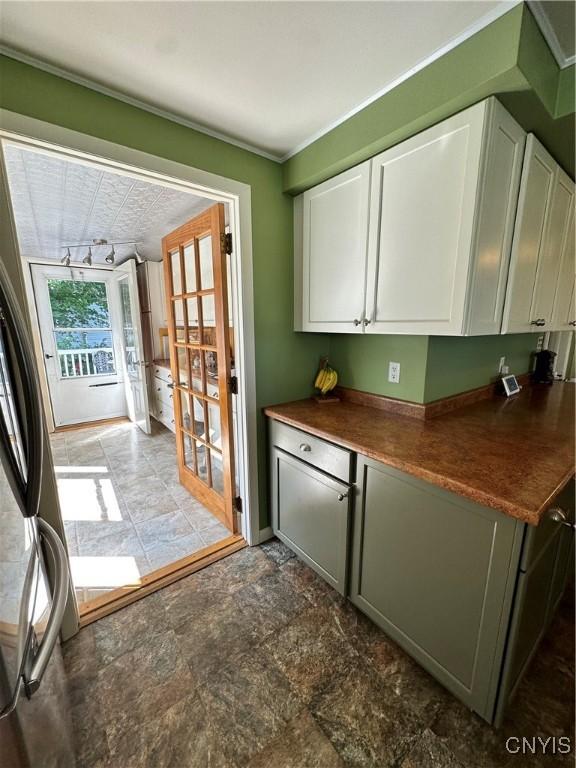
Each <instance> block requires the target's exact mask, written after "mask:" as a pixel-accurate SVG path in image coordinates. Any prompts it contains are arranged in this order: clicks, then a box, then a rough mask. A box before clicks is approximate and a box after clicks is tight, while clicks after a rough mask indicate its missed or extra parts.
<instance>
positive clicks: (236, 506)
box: [234, 496, 242, 515]
mask: <svg viewBox="0 0 576 768" xmlns="http://www.w3.org/2000/svg"><path fill="white" fill-rule="evenodd" d="M234 509H235V510H236V512H238V514H239V515H241V514H242V497H241V496H235V497H234Z"/></svg>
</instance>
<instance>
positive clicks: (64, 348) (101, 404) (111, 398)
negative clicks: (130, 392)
mask: <svg viewBox="0 0 576 768" xmlns="http://www.w3.org/2000/svg"><path fill="white" fill-rule="evenodd" d="M32 279H33V284H34V294H35V299H36V308H37V312H38V321H39V326H40V336H41V339H42V351H43V353H44V362H45V366H46V374H47V378H48V387H49V390H50V400H51V403H52V413H53V416H54V424H55V426H56V427H61V426H66V425H70V424H79V423H82V422H89V421H100V420H102V419H111V418H115V417H119V416H125V415H126V397H125V394H124V372H123V365H122V348H121V346H120V304H119V301H118V298H117V296H116V295H115V293H116V292H115V291H114V290H113V288H114V285H113V273H112V272H110V271H105V270H97V269H83V268H79V267H78V268H76V267H72V268H70V267H61V266H54V267H52V266H41V265H37V264H35V265H33V266H32Z"/></svg>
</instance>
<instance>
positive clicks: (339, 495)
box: [338, 491, 348, 501]
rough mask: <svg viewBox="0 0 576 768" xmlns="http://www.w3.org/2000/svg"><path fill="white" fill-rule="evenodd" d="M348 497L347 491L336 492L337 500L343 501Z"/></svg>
mask: <svg viewBox="0 0 576 768" xmlns="http://www.w3.org/2000/svg"><path fill="white" fill-rule="evenodd" d="M347 498H348V491H346V493H339V494H338V501H344V499H347Z"/></svg>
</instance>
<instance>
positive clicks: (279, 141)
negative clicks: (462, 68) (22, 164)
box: [0, 0, 517, 158]
mask: <svg viewBox="0 0 576 768" xmlns="http://www.w3.org/2000/svg"><path fill="white" fill-rule="evenodd" d="M516 2H517V0H504V1H503V0H495V1H492V0H481V1H478V0H466V1H464V0H458V1H456V2H450V1H447V0H434V1H431V0H428V1H426V0H413V1H412V2H408V1H407V0H403V1H402V2H390V1H389V0H382V1H379V2H364V1H363V0H359V1H357V2H350V1H344V2H316V1H315V0H309V1H308V2H199V1H193V2H190V1H187V2H186V1H185V2H91V1H88V2H69V3H68V2H52V0H48V1H46V2H28V1H27V0H23V1H19V2H11V1H6V2H2V4H1V6H0V7H1V38H2V42H3V44H5V45H6V46H9V47H11V48H12V49H15V50H17V51H20V52H21V53H23V54H24V55H28V56H32V57H34V58H35V59H37V60H40V61H42V62H45V63H47V64H48V65H52V66H55V67H57V68H61V69H63V70H65V71H66V72H67V73H72V76H73V77H76V78H78V77H80V78H87V79H88V80H89V81H91V83H93V84H94V83H95V84H97V85H98V86H99V87H104V88H108V89H113V90H114V91H115V92H119V93H121V94H123V95H124V96H127V97H129V98H132V99H136V100H138V101H140V102H144V103H145V104H146V105H148V106H150V107H152V108H154V109H157V110H158V109H159V110H162V111H164V112H167V113H169V114H170V115H173V116H176V117H178V118H180V119H181V120H184V121H186V122H188V123H190V122H192V123H195V124H200V125H201V126H203V127H204V128H205V129H207V130H208V132H213V133H214V132H217V135H224V136H225V137H227V138H231V139H232V140H235V141H236V142H237V143H244V144H247V145H249V146H250V147H252V148H255V149H256V150H257V151H260V152H262V153H266V154H268V155H271V156H273V157H275V158H282V157H285V156H288V155H290V154H291V153H293V152H294V151H296V150H297V149H298V148H301V147H302V146H304V145H306V144H307V143H309V142H310V141H312V140H313V139H314V138H317V137H318V136H319V135H322V133H324V132H326V131H327V130H329V129H330V128H331V127H333V126H334V125H335V124H337V123H338V122H340V121H341V120H342V119H344V118H345V117H346V116H348V115H349V114H350V113H352V112H354V111H357V110H358V108H359V107H360V106H362V105H365V104H366V103H369V102H370V101H371V100H373V99H374V98H375V97H376V96H378V95H381V94H382V92H384V91H385V90H388V89H390V88H391V87H393V85H394V84H396V83H397V82H398V81H399V80H402V79H405V78H406V77H408V76H410V75H411V74H413V72H414V70H415V69H419V68H422V66H424V65H425V64H427V63H429V62H430V61H431V60H433V59H434V58H437V57H438V56H439V55H440V54H441V53H443V52H445V51H446V50H448V49H449V48H450V47H453V46H454V45H455V44H457V43H459V42H461V41H462V40H463V39H465V38H466V37H468V36H470V35H471V34H473V33H474V32H476V31H477V30H478V29H479V28H481V27H483V26H485V25H486V24H487V23H489V22H491V21H493V20H494V19H495V18H496V17H497V16H499V15H501V14H502V13H504V12H505V11H507V10H509V9H510V8H511V7H512V6H514V5H515V4H516Z"/></svg>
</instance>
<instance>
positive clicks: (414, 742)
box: [64, 540, 574, 768]
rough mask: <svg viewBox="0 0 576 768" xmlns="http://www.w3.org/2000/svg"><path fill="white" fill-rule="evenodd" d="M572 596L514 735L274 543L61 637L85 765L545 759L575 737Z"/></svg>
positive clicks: (517, 708)
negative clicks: (534, 741)
mask: <svg viewBox="0 0 576 768" xmlns="http://www.w3.org/2000/svg"><path fill="white" fill-rule="evenodd" d="M573 599H574V597H573V593H571V594H570V595H569V596H568V599H567V600H566V601H565V603H564V604H563V606H562V609H561V611H560V613H559V615H558V616H557V617H556V619H555V621H554V623H553V625H552V626H551V628H550V631H549V633H548V635H547V637H546V638H545V639H544V641H543V643H542V646H541V648H540V651H539V653H538V655H537V656H536V658H535V660H534V661H533V663H532V665H531V667H530V669H529V671H528V674H527V676H526V677H525V679H524V681H523V683H522V686H521V689H520V690H519V691H518V695H517V697H516V699H515V701H514V703H513V706H512V707H511V711H510V714H509V716H508V718H507V720H506V722H505V725H504V726H503V728H502V730H500V731H495V730H493V729H492V728H490V727H489V726H488V725H487V724H486V723H484V722H483V721H482V720H480V719H479V718H478V717H476V716H475V715H473V714H472V713H471V712H470V711H469V710H467V708H466V707H465V706H463V705H462V704H460V703H459V702H458V701H457V700H456V699H454V698H453V697H452V696H451V695H450V694H449V693H447V692H446V691H445V690H444V689H443V688H441V687H440V686H439V685H437V684H436V683H435V682H434V681H433V680H432V678H430V677H429V676H428V675H427V674H426V673H425V672H424V671H423V670H421V669H420V668H419V667H418V666H417V665H416V664H415V663H414V662H412V661H411V660H410V658H408V657H407V656H406V655H405V654H404V653H403V652H402V651H401V650H400V649H399V648H398V647H397V646H396V645H394V643H392V642H391V641H389V640H388V639H387V638H386V636H385V635H384V634H383V633H382V632H381V631H380V630H379V629H378V628H377V627H376V626H375V625H373V624H372V623H371V622H370V621H369V620H368V619H366V618H365V617H364V616H363V615H362V614H360V613H359V612H358V611H356V610H355V608H354V607H353V606H352V605H351V604H350V603H349V602H347V601H345V600H344V599H342V598H340V596H339V595H338V594H337V593H336V592H334V591H333V590H332V589H331V588H330V587H328V586H326V585H325V584H324V582H323V581H321V580H320V579H319V578H318V577H317V576H316V575H315V574H314V573H313V572H312V571H311V570H310V569H308V568H307V567H306V566H305V565H303V564H302V563H301V562H300V561H299V560H297V559H296V558H294V557H293V555H292V554H291V553H290V552H289V551H288V550H287V549H286V548H285V547H284V546H283V545H282V544H280V542H278V541H276V540H273V541H271V542H270V543H267V544H265V545H263V546H262V547H259V548H247V549H244V550H242V551H240V552H238V553H236V554H234V555H231V556H229V557H227V558H225V559H224V560H221V561H220V562H218V563H215V564H214V565H211V566H209V567H208V568H205V569H204V570H203V571H199V572H198V573H195V574H193V575H192V576H189V577H187V578H185V579H182V580H181V581H179V582H177V583H175V584H172V585H171V586H169V587H167V588H165V589H163V590H161V591H159V592H157V593H155V594H154V595H151V596H150V597H146V598H144V599H143V600H141V601H140V602H138V603H135V604H134V605H132V606H130V607H128V608H126V609H124V610H122V611H119V612H117V613H115V614H113V615H111V616H108V617H107V618H105V619H102V620H101V621H98V622H96V623H94V624H91V625H90V626H88V627H86V628H84V629H82V630H81V631H80V634H79V635H78V636H77V637H76V638H73V639H72V640H70V641H69V642H67V643H65V645H64V665H65V668H66V670H67V675H68V687H69V691H70V696H71V698H72V703H73V706H74V710H73V712H74V721H75V724H74V731H75V734H76V749H77V755H78V765H79V766H80V767H81V768H168V767H170V768H240V767H241V766H248V768H344V766H358V767H360V766H363V767H366V768H384V767H388V766H389V767H390V768H392V767H393V768H544V767H545V766H552V767H553V766H556V767H557V768H560V767H561V766H568V765H571V766H572V765H574V756H573V754H572V755H567V756H566V755H564V756H562V755H556V756H554V757H552V756H547V757H545V758H542V757H541V756H540V757H539V758H538V757H534V756H532V757H531V756H523V755H510V754H509V753H507V752H506V749H505V741H506V738H507V737H508V736H510V735H513V736H518V735H520V736H522V735H527V736H534V735H541V736H550V735H555V736H560V735H566V734H567V735H570V736H571V738H572V744H574V731H573V724H574V632H573V629H574V623H573Z"/></svg>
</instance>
